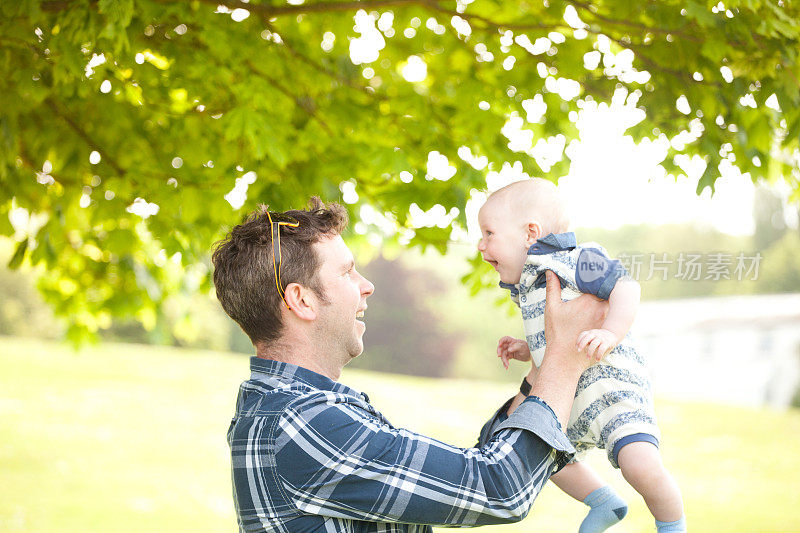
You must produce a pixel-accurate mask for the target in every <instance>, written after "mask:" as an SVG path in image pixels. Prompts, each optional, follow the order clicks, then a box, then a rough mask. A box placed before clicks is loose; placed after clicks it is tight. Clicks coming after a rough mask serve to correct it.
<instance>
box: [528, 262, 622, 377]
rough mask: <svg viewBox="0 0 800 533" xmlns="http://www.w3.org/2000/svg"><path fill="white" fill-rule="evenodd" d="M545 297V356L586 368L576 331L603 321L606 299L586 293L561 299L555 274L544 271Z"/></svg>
mask: <svg viewBox="0 0 800 533" xmlns="http://www.w3.org/2000/svg"><path fill="white" fill-rule="evenodd" d="M546 298H547V301H546V302H545V307H544V336H545V340H546V341H547V348H546V349H545V357H547V355H548V354H550V353H552V354H553V355H554V356H555V357H556V358H558V359H559V360H560V361H562V362H563V363H565V364H569V365H571V366H574V365H579V366H583V367H584V369H585V368H588V366H589V362H587V361H586V358H585V357H578V348H577V340H578V335H579V334H580V333H581V332H583V331H587V330H590V329H597V328H599V327H600V326H601V325H602V324H603V319H604V318H605V315H606V313H607V312H608V303H606V302H603V301H602V300H600V299H599V298H596V297H594V296H592V295H590V294H582V295H581V296H579V297H577V298H575V299H574V300H571V301H569V302H564V301H562V300H561V284H560V283H559V281H558V277H557V276H556V275H555V274H554V273H553V272H551V271H549V270H548V271H547V293H546Z"/></svg>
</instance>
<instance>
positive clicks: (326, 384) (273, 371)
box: [250, 357, 369, 403]
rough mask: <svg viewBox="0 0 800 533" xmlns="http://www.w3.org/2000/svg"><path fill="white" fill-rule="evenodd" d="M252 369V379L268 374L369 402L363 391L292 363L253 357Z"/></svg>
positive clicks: (251, 361) (251, 360)
mask: <svg viewBox="0 0 800 533" xmlns="http://www.w3.org/2000/svg"><path fill="white" fill-rule="evenodd" d="M250 371H251V372H252V373H253V375H252V378H251V379H257V378H258V376H257V374H261V375H264V374H266V375H267V376H273V377H276V378H278V379H279V380H281V381H286V382H291V381H300V382H301V383H305V384H306V385H308V386H309V387H312V388H315V389H319V390H328V391H332V392H337V393H340V394H347V395H350V396H356V397H359V398H363V399H364V400H365V401H366V402H367V403H369V396H367V395H366V394H364V393H363V392H359V391H357V390H355V389H353V388H351V387H348V386H347V385H342V384H341V383H338V382H336V381H333V380H332V379H330V378H328V377H325V376H323V375H322V374H317V373H316V372H314V371H312V370H309V369H307V368H303V367H301V366H297V365H293V364H291V363H284V362H281V361H275V360H273V359H262V358H261V357H251V358H250Z"/></svg>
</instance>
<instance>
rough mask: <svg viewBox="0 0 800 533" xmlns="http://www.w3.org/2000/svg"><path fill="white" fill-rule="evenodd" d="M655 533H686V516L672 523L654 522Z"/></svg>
mask: <svg viewBox="0 0 800 533" xmlns="http://www.w3.org/2000/svg"><path fill="white" fill-rule="evenodd" d="M656 531H658V533H686V516H682V517H680V518H679V519H678V520H675V521H674V522H661V521H660V520H656Z"/></svg>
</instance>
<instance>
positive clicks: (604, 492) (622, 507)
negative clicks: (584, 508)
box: [578, 485, 628, 533]
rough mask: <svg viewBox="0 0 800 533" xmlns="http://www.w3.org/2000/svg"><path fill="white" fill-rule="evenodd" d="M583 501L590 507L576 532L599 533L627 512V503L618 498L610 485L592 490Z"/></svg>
mask: <svg viewBox="0 0 800 533" xmlns="http://www.w3.org/2000/svg"><path fill="white" fill-rule="evenodd" d="M583 503H585V504H586V505H588V506H589V507H591V508H592V509H591V511H589V514H588V515H586V518H584V519H583V522H581V527H580V529H579V530H578V533H600V532H601V531H605V530H606V529H608V528H610V527H611V526H613V525H614V524H616V523H617V522H619V521H620V520H622V519H623V518H625V515H626V514H628V505H627V504H626V503H625V500H623V499H622V498H620V497H619V495H618V494H617V493H616V492H614V489H612V488H611V486H610V485H606V486H605V487H600V488H599V489H597V490H594V491H592V492H591V493H590V494H589V495H588V496H587V497H586V499H584V500H583Z"/></svg>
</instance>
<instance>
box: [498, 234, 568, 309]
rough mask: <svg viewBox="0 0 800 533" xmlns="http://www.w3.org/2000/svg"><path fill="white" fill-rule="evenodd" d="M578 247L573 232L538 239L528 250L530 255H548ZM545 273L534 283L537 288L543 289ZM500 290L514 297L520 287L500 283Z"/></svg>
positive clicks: (562, 284)
mask: <svg viewBox="0 0 800 533" xmlns="http://www.w3.org/2000/svg"><path fill="white" fill-rule="evenodd" d="M577 245H578V241H577V240H576V239H575V234H574V233H573V232H571V231H568V232H566V233H548V234H547V235H545V236H544V237H542V238H541V239H537V240H536V242H535V243H533V244H532V245H531V247H530V248H528V255H547V254H552V253H553V252H561V251H569V250H572V249H573V248H575V247H576V246H577ZM543 274H544V273H542V276H540V278H541V279H538V278H537V281H538V283H534V286H535V287H542V286H544V284H545V278H544V275H543ZM500 288H502V289H506V290H508V291H509V292H511V296H512V297H516V296H517V295H518V294H519V286H518V285H516V284H514V283H503V282H502V281H501V282H500ZM561 288H564V281H563V280H561Z"/></svg>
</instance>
